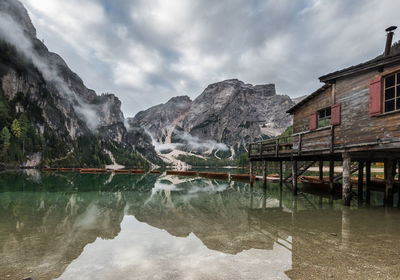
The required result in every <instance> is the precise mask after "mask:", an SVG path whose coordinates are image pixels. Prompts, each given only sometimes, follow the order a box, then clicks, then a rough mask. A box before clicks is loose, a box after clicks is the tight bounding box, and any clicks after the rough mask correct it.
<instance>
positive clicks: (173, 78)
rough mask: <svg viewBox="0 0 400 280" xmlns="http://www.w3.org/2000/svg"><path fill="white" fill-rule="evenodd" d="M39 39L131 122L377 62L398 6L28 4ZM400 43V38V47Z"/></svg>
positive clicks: (293, 90) (291, 91)
mask: <svg viewBox="0 0 400 280" xmlns="http://www.w3.org/2000/svg"><path fill="white" fill-rule="evenodd" d="M22 2H23V3H24V4H25V5H26V6H27V8H28V10H29V12H30V14H31V16H32V18H33V22H34V24H35V26H36V27H37V29H38V34H39V37H40V38H44V39H45V43H46V44H47V45H48V47H49V48H50V50H52V51H55V52H57V53H59V54H60V55H61V56H62V57H64V58H65V59H66V61H67V63H68V64H69V65H70V66H71V68H72V70H73V71H75V72H77V73H78V74H79V75H80V76H81V77H82V78H83V80H84V81H85V83H86V84H87V85H88V86H89V87H91V88H94V89H95V90H96V91H97V92H98V93H101V92H114V93H115V94H117V95H118V96H119V97H120V99H121V100H122V108H123V110H124V113H125V115H127V116H132V115H133V114H135V113H136V112H138V111H139V110H143V109H146V108H148V107H149V106H152V105H156V104H159V103H161V102H165V101H167V100H168V99H170V98H171V97H172V96H176V95H182V94H188V95H190V96H191V97H192V98H193V97H196V96H197V95H198V94H200V93H201V91H202V90H203V89H204V88H205V87H206V86H207V85H208V84H210V83H212V82H217V81H220V80H223V79H227V78H239V79H241V80H243V81H244V82H248V83H252V84H265V83H270V82H273V83H276V87H277V90H278V91H279V92H281V93H285V94H288V95H290V96H300V95H304V94H307V93H310V92H312V91H314V90H315V89H316V88H317V87H318V86H319V82H318V79H317V78H318V76H320V75H323V74H326V73H328V72H331V71H335V70H338V69H340V68H343V67H347V66H350V65H353V64H357V63H360V62H363V61H365V60H367V59H370V58H373V57H375V56H376V55H378V54H379V53H380V52H381V51H382V50H383V47H384V42H385V33H384V29H385V28H386V27H387V26H389V25H393V24H396V23H397V21H398V13H397V11H398V9H399V8H400V2H398V1H394V0H390V1H389V0H385V1H375V0H367V1H363V2H362V4H360V2H359V1H354V2H353V1H352V2H349V1H345V0H338V1H328V0H315V1H305V0H304V1H295V2H294V1H289V0H285V1H272V0H270V1H245V0H230V1H211V0H206V1H201V2H199V1H194V0H193V1H188V0H177V1H163V0H153V1H149V0H136V1H129V2H128V1H122V0H116V1H111V0H109V1H100V0H87V1H83V2H82V1H78V0H71V1H63V0H44V1H36V0H22ZM395 39H396V37H395Z"/></svg>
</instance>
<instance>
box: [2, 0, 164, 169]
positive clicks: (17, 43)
mask: <svg viewBox="0 0 400 280" xmlns="http://www.w3.org/2000/svg"><path fill="white" fill-rule="evenodd" d="M0 45H1V54H0V83H1V85H0V92H1V95H2V96H1V97H2V100H3V103H4V104H5V105H4V106H5V107H6V108H7V110H8V111H7V114H8V117H9V118H14V117H15V118H17V117H20V115H21V114H25V115H26V117H27V118H28V120H29V122H30V124H31V126H32V127H33V130H34V133H36V134H37V135H38V137H44V138H46V135H48V134H51V135H52V137H53V138H55V139H53V140H54V141H57V140H59V141H62V142H64V143H65V145H64V146H63V149H61V150H60V149H58V151H57V152H56V153H47V157H48V159H52V157H65V156H67V155H68V154H69V153H73V152H74V153H75V152H77V150H80V149H77V148H78V147H77V145H78V144H77V143H78V142H79V140H80V139H81V138H85V139H88V138H90V139H91V141H94V142H99V141H100V142H101V143H100V145H101V146H103V147H104V145H103V144H107V146H110V145H114V146H115V148H118V149H126V150H127V153H134V152H135V149H141V150H142V151H144V152H147V151H148V152H149V154H151V157H152V158H153V159H155V160H157V159H156V157H154V155H155V152H154V147H153V146H152V145H151V138H150V137H149V136H147V135H140V133H144V134H146V133H145V132H144V131H136V133H135V134H132V133H129V132H128V130H127V128H126V127H125V119H124V115H123V113H122V111H121V102H120V100H119V99H118V98H117V97H116V96H115V95H113V94H102V95H100V96H99V95H97V94H96V92H94V91H93V90H91V89H88V88H86V86H85V85H84V83H83V81H82V79H81V78H80V77H79V76H78V75H77V74H75V73H74V72H72V70H71V69H70V68H69V67H68V65H67V64H66V63H65V61H64V60H63V59H62V58H61V57H60V56H59V55H57V54H55V53H52V52H49V51H48V49H47V47H46V46H45V45H44V44H43V42H41V41H40V40H38V39H37V38H36V30H35V27H34V26H33V25H32V23H31V21H30V18H29V16H28V13H27V11H26V9H25V8H24V7H23V5H22V4H21V3H20V2H18V1H15V0H2V1H1V2H0ZM4 123H5V124H6V127H7V120H4V121H2V125H4ZM8 128H9V129H10V130H11V125H9V127H8ZM0 129H2V127H1V128H0ZM32 133H33V132H32ZM132 137H137V139H135V138H132ZM44 141H45V142H47V143H45V145H46V144H48V145H50V144H51V143H50V142H49V141H48V139H44ZM54 141H53V142H54ZM81 142H82V141H81ZM82 143H84V141H83V142H82ZM86 144H89V143H86ZM33 146H35V145H33ZM50 146H51V145H50ZM17 148H18V147H17ZM54 148H55V147H54ZM43 149H44V147H43V146H42V147H36V150H40V151H41V150H43ZM56 150H57V149H56ZM34 151H35V148H32V149H31V150H29V149H28V152H34ZM97 152H99V153H100V154H102V155H98V157H99V158H100V161H98V160H97V159H96V160H95V161H97V163H99V162H101V163H107V162H108V161H109V159H107V157H108V156H106V155H105V154H103V150H102V149H100V150H99V151H97ZM44 154H46V153H44ZM22 158H23V157H21V155H16V156H15V157H14V158H10V159H9V160H21V159H22ZM3 160H4V159H3ZM79 163H83V162H82V160H81V161H79Z"/></svg>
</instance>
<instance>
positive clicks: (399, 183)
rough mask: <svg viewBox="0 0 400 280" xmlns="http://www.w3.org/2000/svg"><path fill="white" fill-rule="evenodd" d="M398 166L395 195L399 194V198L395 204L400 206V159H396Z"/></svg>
mask: <svg viewBox="0 0 400 280" xmlns="http://www.w3.org/2000/svg"><path fill="white" fill-rule="evenodd" d="M398 167H399V169H398V170H399V171H398V173H397V176H398V177H397V180H398V184H397V195H398V196H399V199H398V201H397V202H398V203H397V206H398V207H400V160H399V161H398Z"/></svg>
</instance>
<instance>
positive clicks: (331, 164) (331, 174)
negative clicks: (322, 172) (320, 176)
mask: <svg viewBox="0 0 400 280" xmlns="http://www.w3.org/2000/svg"><path fill="white" fill-rule="evenodd" d="M334 177H335V161H334V160H330V161H329V188H330V192H331V194H333V184H334Z"/></svg>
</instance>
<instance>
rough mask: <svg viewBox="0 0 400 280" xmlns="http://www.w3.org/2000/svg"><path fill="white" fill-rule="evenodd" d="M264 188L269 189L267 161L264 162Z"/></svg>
mask: <svg viewBox="0 0 400 280" xmlns="http://www.w3.org/2000/svg"><path fill="white" fill-rule="evenodd" d="M263 186H264V188H266V187H267V161H266V160H264V169H263Z"/></svg>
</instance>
